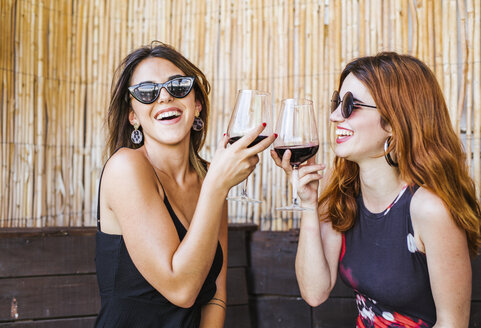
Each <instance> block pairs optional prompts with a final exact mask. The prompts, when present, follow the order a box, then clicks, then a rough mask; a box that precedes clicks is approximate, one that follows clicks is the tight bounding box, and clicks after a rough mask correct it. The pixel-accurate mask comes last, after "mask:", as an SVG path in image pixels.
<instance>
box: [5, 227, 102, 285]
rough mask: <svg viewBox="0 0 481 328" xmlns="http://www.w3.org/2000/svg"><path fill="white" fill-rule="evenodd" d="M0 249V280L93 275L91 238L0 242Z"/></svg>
mask: <svg viewBox="0 0 481 328" xmlns="http://www.w3.org/2000/svg"><path fill="white" fill-rule="evenodd" d="M3 237H5V235H4V236H3ZM0 249H2V251H1V252H0V264H1V265H0V277H22V276H35V275H56V274H74V273H95V262H94V256H95V235H93V234H90V235H60V236H52V237H46V236H42V235H37V236H29V237H13V238H0Z"/></svg>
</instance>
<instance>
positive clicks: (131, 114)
mask: <svg viewBox="0 0 481 328" xmlns="http://www.w3.org/2000/svg"><path fill="white" fill-rule="evenodd" d="M129 122H130V124H132V125H134V123H135V122H138V119H137V115H135V112H134V110H133V109H131V110H130V112H129Z"/></svg>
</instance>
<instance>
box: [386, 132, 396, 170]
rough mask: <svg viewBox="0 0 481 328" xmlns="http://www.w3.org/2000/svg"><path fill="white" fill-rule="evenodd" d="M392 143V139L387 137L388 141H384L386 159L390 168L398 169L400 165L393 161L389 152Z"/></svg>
mask: <svg viewBox="0 0 481 328" xmlns="http://www.w3.org/2000/svg"><path fill="white" fill-rule="evenodd" d="M390 142H391V137H387V138H386V141H384V158H385V159H386V162H387V163H388V164H389V166H392V167H397V166H398V163H396V162H394V161H393V159H392V157H391V154H390V153H389V152H388V151H387V150H388V148H389V143H390Z"/></svg>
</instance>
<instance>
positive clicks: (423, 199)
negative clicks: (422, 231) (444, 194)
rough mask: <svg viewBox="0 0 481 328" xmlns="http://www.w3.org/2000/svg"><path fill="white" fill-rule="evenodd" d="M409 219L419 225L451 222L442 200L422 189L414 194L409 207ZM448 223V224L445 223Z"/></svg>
mask: <svg viewBox="0 0 481 328" xmlns="http://www.w3.org/2000/svg"><path fill="white" fill-rule="evenodd" d="M410 212H411V217H412V218H413V219H415V220H416V221H420V222H419V223H423V222H424V221H427V222H425V223H429V222H431V223H437V224H439V223H443V222H444V221H452V219H451V214H450V212H449V210H448V208H447V207H446V205H445V204H444V202H443V200H442V199H441V198H440V197H439V196H438V195H436V194H435V193H433V192H432V191H429V190H427V189H425V188H423V187H419V189H418V190H417V191H416V192H415V193H414V195H413V198H412V200H411V206H410ZM445 223H448V222H445Z"/></svg>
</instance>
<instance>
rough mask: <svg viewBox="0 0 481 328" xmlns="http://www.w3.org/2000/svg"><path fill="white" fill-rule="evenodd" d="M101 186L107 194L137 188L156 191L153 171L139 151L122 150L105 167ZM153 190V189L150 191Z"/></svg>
mask: <svg viewBox="0 0 481 328" xmlns="http://www.w3.org/2000/svg"><path fill="white" fill-rule="evenodd" d="M102 180H103V181H102V184H103V185H105V186H106V187H107V188H106V190H107V193H110V192H109V190H110V191H111V192H114V193H116V192H117V191H120V190H131V191H133V190H136V189H138V188H140V189H143V190H146V191H149V190H150V191H152V190H153V189H158V188H157V184H156V178H155V171H154V169H153V167H152V165H151V164H150V162H149V161H148V159H147V158H146V156H145V154H144V153H143V151H141V150H140V149H129V148H122V149H120V150H118V151H117V152H116V153H115V154H114V155H112V157H111V158H110V159H109V160H108V162H107V164H106V165H105V170H104V176H103V177H102ZM152 188H153V189H152Z"/></svg>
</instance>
